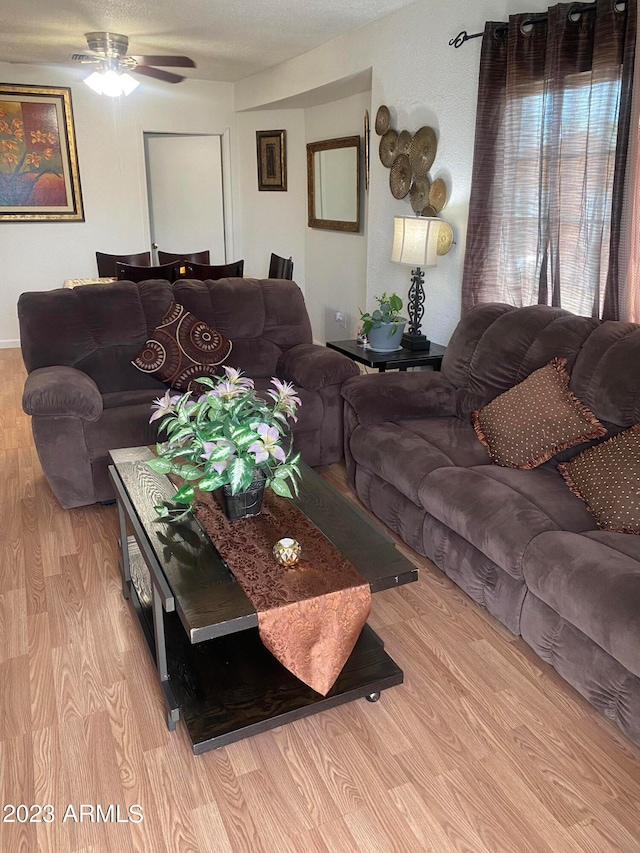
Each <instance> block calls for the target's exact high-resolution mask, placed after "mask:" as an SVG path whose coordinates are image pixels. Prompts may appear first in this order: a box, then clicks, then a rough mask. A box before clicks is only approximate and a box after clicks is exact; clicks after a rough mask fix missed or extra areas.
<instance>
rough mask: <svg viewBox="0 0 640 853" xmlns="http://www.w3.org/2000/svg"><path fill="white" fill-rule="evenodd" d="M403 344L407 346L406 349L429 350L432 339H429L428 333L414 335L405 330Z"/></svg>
mask: <svg viewBox="0 0 640 853" xmlns="http://www.w3.org/2000/svg"><path fill="white" fill-rule="evenodd" d="M402 346H403V347H406V349H413V350H422V351H423V352H429V347H430V346H431V341H429V340H427V336H426V335H412V334H410V333H409V332H405V334H404V335H403V336H402Z"/></svg>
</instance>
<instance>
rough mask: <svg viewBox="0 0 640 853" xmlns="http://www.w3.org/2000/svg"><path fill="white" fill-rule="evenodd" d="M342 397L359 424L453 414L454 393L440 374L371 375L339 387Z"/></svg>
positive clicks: (357, 377) (454, 404)
mask: <svg viewBox="0 0 640 853" xmlns="http://www.w3.org/2000/svg"><path fill="white" fill-rule="evenodd" d="M341 393H342V396H343V397H344V399H345V400H346V401H347V403H349V405H350V406H351V407H352V408H353V410H354V412H355V414H356V416H357V418H358V421H359V422H360V423H361V424H374V423H382V422H383V421H397V420H400V419H401V418H430V417H445V416H447V415H455V413H456V389H455V387H454V386H453V385H452V384H451V383H450V382H449V380H448V379H447V378H446V377H445V376H443V375H442V373H437V372H435V371H434V372H430V373H427V372H426V371H425V372H422V371H414V372H413V373H403V372H399V373H372V374H369V375H367V376H356V377H354V378H353V379H349V380H348V381H347V382H345V384H344V385H343V386H342V389H341Z"/></svg>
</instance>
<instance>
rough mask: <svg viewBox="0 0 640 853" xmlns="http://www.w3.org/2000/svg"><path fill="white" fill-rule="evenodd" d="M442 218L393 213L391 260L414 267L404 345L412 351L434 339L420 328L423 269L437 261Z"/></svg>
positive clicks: (403, 339) (434, 264)
mask: <svg viewBox="0 0 640 853" xmlns="http://www.w3.org/2000/svg"><path fill="white" fill-rule="evenodd" d="M441 222H442V220H440V219H438V218H437V217H433V216H394V218H393V224H394V229H393V249H392V250H391V260H392V261H394V262H395V263H397V264H409V265H410V266H415V269H413V270H411V287H410V288H409V304H408V306H407V311H408V313H409V331H408V332H405V334H404V335H403V336H402V346H403V347H407V349H413V350H428V349H429V346H430V345H431V342H430V341H428V340H427V338H426V336H425V335H423V334H422V333H421V331H420V323H421V321H422V317H423V315H424V286H423V283H424V271H423V270H422V269H421V267H435V266H436V264H437V262H438V235H439V233H440V224H441Z"/></svg>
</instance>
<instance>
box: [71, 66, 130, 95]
mask: <svg viewBox="0 0 640 853" xmlns="http://www.w3.org/2000/svg"><path fill="white" fill-rule="evenodd" d="M84 82H85V83H86V84H87V86H88V87H89V88H90V89H93V91H94V92H97V93H98V95H107V97H109V98H118V97H120V95H130V94H131V92H133V90H134V89H135V88H137V87H138V86H139V85H140V84H139V82H138V81H137V80H135V79H134V78H133V77H132V76H131V75H130V74H127V73H126V72H124V73H119V72H118V71H114V70H113V69H112V68H109V69H108V70H107V71H94V72H93V73H92V74H90V75H89V76H88V77H86V78H85V80H84Z"/></svg>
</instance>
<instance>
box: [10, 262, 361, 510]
mask: <svg viewBox="0 0 640 853" xmlns="http://www.w3.org/2000/svg"><path fill="white" fill-rule="evenodd" d="M174 299H175V300H176V301H177V302H179V303H181V304H182V305H184V306H185V308H187V310H189V311H191V312H192V313H193V314H194V315H195V316H196V317H198V318H199V319H200V320H203V321H204V322H205V323H207V324H208V325H210V326H212V327H213V328H215V329H217V330H218V331H220V332H221V333H222V334H223V335H225V336H226V337H228V338H230V339H231V341H232V343H233V350H232V352H231V355H230V356H229V359H228V360H227V363H228V364H229V366H231V367H236V368H240V369H241V370H243V371H244V372H245V374H246V375H247V376H250V377H251V378H252V379H254V380H255V383H256V388H258V389H261V388H266V387H267V386H268V384H269V379H270V378H271V377H272V376H278V377H280V378H281V379H286V380H288V381H291V382H293V383H294V384H295V385H296V388H297V390H298V393H299V395H300V398H301V400H302V407H301V409H300V410H299V417H298V422H297V423H296V424H294V426H293V433H294V437H295V446H296V448H297V449H298V450H300V452H301V453H302V458H303V459H304V461H305V462H307V463H308V464H309V465H312V466H314V465H326V464H329V463H332V462H337V461H339V460H340V459H342V455H343V426H342V399H341V397H340V386H341V384H342V382H343V381H344V380H345V379H346V378H348V377H350V376H353V375H354V374H356V373H357V372H358V370H357V368H356V366H355V365H354V363H353V362H352V361H350V360H349V359H348V358H346V357H344V356H341V355H340V354H339V353H336V352H332V351H331V350H328V349H326V348H325V347H321V346H317V345H315V344H313V343H312V340H311V326H310V323H309V317H308V315H307V310H306V308H305V304H304V298H303V296H302V293H301V291H300V289H299V288H298V286H297V285H296V284H295V283H294V282H288V281H279V280H272V279H265V280H256V279H248V278H247V279H238V278H236V279H221V280H219V281H204V282H202V281H193V280H180V281H177V282H175V283H174V284H169V283H168V282H166V281H146V282H141V283H139V284H134V283H132V282H117V283H113V284H96V285H87V286H84V287H76V288H74V289H73V290H71V289H67V290H65V289H61V290H51V291H44V292H34V293H23V294H22V295H21V296H20V299H19V301H18V317H19V321H20V342H21V346H22V355H23V358H24V363H25V365H26V368H27V371H28V373H29V375H28V377H27V381H26V384H25V389H24V395H23V407H24V410H25V412H27V414H29V415H31V416H32V427H33V436H34V440H35V444H36V448H37V451H38V456H39V458H40V462H41V463H42V468H43V470H44V472H45V475H46V477H47V480H48V482H49V484H50V486H51V488H52V490H53V492H54V494H55V496H56V497H57V499H58V500H59V502H60V503H61V505H62V506H63V507H65V508H68V507H74V506H83V505H85V504H90V503H94V502H95V501H104V500H109V499H111V498H112V496H113V492H112V488H111V483H110V480H109V477H108V474H107V461H108V453H109V450H112V449H114V448H118V447H130V446H137V445H146V444H152V443H153V442H155V440H156V423H154V424H149V416H150V414H151V411H152V410H151V402H152V401H153V400H154V399H155V398H157V397H158V396H161V395H162V394H163V393H164V391H165V390H166V387H165V385H163V384H162V383H161V382H159V381H157V380H155V379H154V378H152V377H149V376H147V375H145V374H143V373H141V372H140V371H139V370H137V369H136V368H135V367H134V366H133V365H132V364H131V359H132V358H134V357H135V356H136V354H137V353H138V351H139V350H140V348H141V347H142V345H143V344H144V342H145V341H146V340H147V338H148V337H149V334H150V333H151V332H152V331H153V329H154V328H155V327H156V326H157V325H158V323H159V322H160V320H161V319H162V317H163V315H164V313H165V312H166V310H167V308H168V307H169V305H170V303H171V301H172V300H174Z"/></svg>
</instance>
